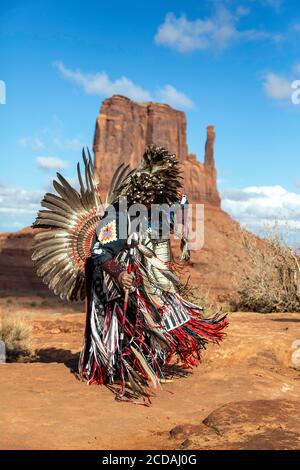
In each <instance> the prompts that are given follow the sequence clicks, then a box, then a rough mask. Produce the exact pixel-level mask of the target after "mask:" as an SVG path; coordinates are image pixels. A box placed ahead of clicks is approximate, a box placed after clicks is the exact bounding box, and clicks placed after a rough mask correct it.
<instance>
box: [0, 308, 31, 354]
mask: <svg viewBox="0 0 300 470" xmlns="http://www.w3.org/2000/svg"><path fill="white" fill-rule="evenodd" d="M0 340H1V341H3V342H4V343H5V347H6V360H7V361H8V362H11V361H24V360H29V359H32V358H33V356H34V354H33V350H32V327H31V325H30V324H29V323H28V321H26V320H24V319H22V318H18V317H10V316H5V317H2V318H1V320H0Z"/></svg>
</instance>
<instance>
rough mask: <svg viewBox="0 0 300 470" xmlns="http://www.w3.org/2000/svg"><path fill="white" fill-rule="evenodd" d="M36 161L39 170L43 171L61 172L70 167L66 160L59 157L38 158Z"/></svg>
mask: <svg viewBox="0 0 300 470" xmlns="http://www.w3.org/2000/svg"><path fill="white" fill-rule="evenodd" d="M36 161H37V164H38V166H39V168H42V169H43V170H56V171H60V170H64V169H65V168H68V167H69V163H68V162H67V161H66V160H62V159H61V158H57V157H37V159H36Z"/></svg>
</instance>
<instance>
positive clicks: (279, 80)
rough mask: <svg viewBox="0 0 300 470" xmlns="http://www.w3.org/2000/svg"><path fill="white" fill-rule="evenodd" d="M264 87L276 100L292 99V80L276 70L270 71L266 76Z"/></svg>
mask: <svg viewBox="0 0 300 470" xmlns="http://www.w3.org/2000/svg"><path fill="white" fill-rule="evenodd" d="M263 87H264V90H265V93H266V94H267V95H268V96H269V97H270V98H273V99H275V100H285V99H291V96H292V92H293V90H292V80H289V79H288V78H286V77H284V76H283V75H278V74H276V73H274V72H268V73H267V74H266V75H265V76H264V82H263Z"/></svg>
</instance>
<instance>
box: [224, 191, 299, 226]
mask: <svg viewBox="0 0 300 470" xmlns="http://www.w3.org/2000/svg"><path fill="white" fill-rule="evenodd" d="M222 208H223V209H224V210H226V211H227V212H229V213H230V214H231V215H232V216H233V217H234V218H236V219H237V220H239V221H240V222H241V223H242V224H245V225H247V226H249V227H251V228H259V227H263V225H264V224H265V223H266V222H269V223H270V222H272V221H274V220H277V221H278V222H279V224H282V225H286V224H287V225H288V226H289V227H290V229H291V230H296V229H299V228H300V194H298V193H294V192H289V191H287V190H286V189H284V188H283V187H282V186H279V185H278V186H251V187H247V188H244V189H241V190H225V191H224V192H223V194H222Z"/></svg>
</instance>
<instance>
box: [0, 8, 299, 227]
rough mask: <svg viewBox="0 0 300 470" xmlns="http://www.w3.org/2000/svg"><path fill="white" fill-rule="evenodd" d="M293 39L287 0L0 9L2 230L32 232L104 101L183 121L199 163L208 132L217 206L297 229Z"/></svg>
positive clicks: (295, 23)
mask: <svg viewBox="0 0 300 470" xmlns="http://www.w3.org/2000/svg"><path fill="white" fill-rule="evenodd" d="M299 40H300V3H299V2H298V1H296V0H295V1H293V0H290V1H288V0H282V1H280V0H256V1H254V0H252V1H251V0H240V1H234V0H228V1H196V0H190V1H183V0H182V1H177V0H172V1H168V0H165V1H164V2H159V1H154V2H152V3H151V4H150V2H147V3H146V2H140V1H132V0H126V1H121V0H118V1H111V2H107V1H105V2H104V1H101V0H98V1H93V0H90V1H82V0H77V1H76V0H73V1H68V0H60V1H58V0H46V1H37V0H35V1H34V0H32V1H29V0H23V1H16V0H1V3H0V80H2V81H4V82H5V84H6V104H5V105H0V128H1V140H0V151H1V159H2V165H1V175H0V202H1V209H0V210H1V212H2V214H1V222H0V230H16V229H18V228H20V227H22V226H24V225H27V224H30V223H31V221H32V219H33V217H34V213H35V210H36V208H37V206H38V201H39V199H40V195H41V194H42V193H43V191H44V190H46V189H49V182H50V181H51V179H52V178H53V176H54V175H55V170H56V169H58V170H62V171H63V172H64V174H66V175H67V176H68V177H70V178H74V176H75V164H76V162H77V160H78V159H80V152H81V150H80V149H81V147H82V145H89V146H91V145H92V137H93V132H94V123H95V118H96V116H97V113H98V110H99V107H100V105H101V102H102V100H103V99H104V98H106V97H108V96H110V95H112V94H113V93H121V94H127V95H128V96H129V97H131V98H133V99H136V100H138V101H143V100H144V101H147V100H148V99H151V100H154V101H163V102H168V103H169V104H171V105H172V106H174V107H176V108H178V109H182V110H184V111H185V112H186V114H187V121H188V131H187V133H188V144H189V149H190V151H191V152H195V153H196V154H197V156H198V158H199V159H200V160H201V159H202V156H203V148H204V141H205V128H206V126H207V124H214V125H215V128H216V133H217V141H216V161H217V168H218V172H219V188H220V190H221V191H222V193H223V196H224V202H223V204H224V208H226V210H229V211H230V212H231V213H232V214H233V215H234V216H235V217H237V218H239V219H240V220H242V221H243V222H245V223H247V224H248V225H249V226H251V227H257V226H260V225H261V224H262V223H264V221H265V220H266V219H272V218H274V217H275V216H277V217H279V218H282V219H287V220H289V221H290V222H291V224H292V225H293V227H294V228H295V229H296V228H299V227H300V194H299V192H300V190H299V187H300V170H299V152H300V150H299V143H298V141H299V123H300V105H295V104H292V102H291V93H292V90H291V82H292V81H293V80H297V79H300V51H299ZM0 98H1V97H0ZM0 101H1V99H0ZM249 187H250V188H252V189H250V190H249V189H247V188H249Z"/></svg>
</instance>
